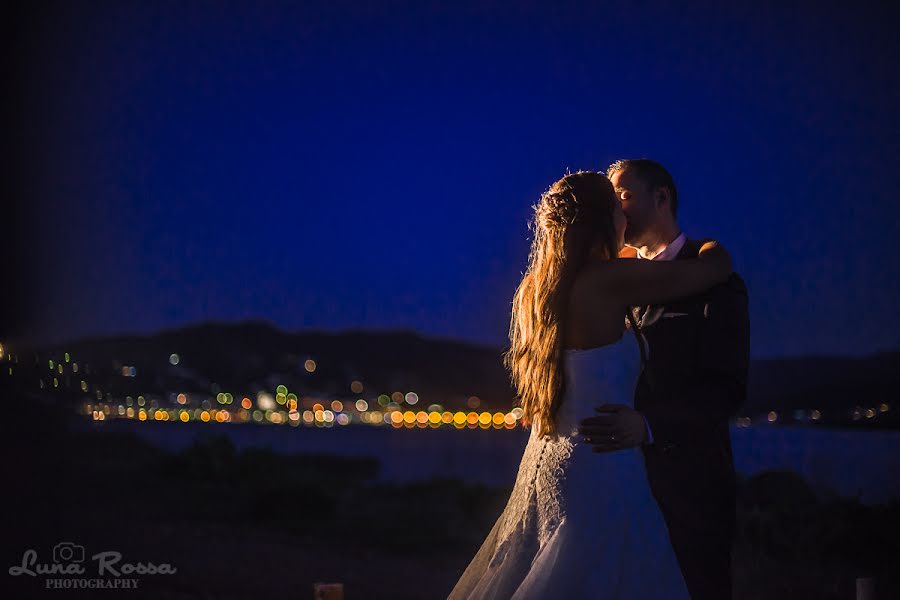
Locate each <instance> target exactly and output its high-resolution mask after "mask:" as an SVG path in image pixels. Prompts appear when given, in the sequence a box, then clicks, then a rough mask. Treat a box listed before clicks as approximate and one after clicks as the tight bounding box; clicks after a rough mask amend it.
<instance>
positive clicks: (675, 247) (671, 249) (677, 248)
mask: <svg viewBox="0 0 900 600" xmlns="http://www.w3.org/2000/svg"><path fill="white" fill-rule="evenodd" d="M686 241H687V236H686V235H685V234H684V232H682V233H680V234H679V235H678V237H677V238H675V239H674V240H672V243H670V244H668V245H666V246H664V247H663V249H662V250H660V251H658V252H657V253H656V254H654V255H653V256H646V255H644V254H643V252H642V251H641V250H638V252H637V257H638V258H642V259H645V260H672V259H674V258H675V257H676V256H678V253H679V252H681V248H682V247H683V246H684V243H685V242H686ZM641 337H643V335H642V336H641ZM642 342H644V345H646V342H645V341H644V340H642ZM644 423H645V424H646V425H647V443H648V444H652V443H653V432H652V431H650V423H647V419H646V418H645V419H644Z"/></svg>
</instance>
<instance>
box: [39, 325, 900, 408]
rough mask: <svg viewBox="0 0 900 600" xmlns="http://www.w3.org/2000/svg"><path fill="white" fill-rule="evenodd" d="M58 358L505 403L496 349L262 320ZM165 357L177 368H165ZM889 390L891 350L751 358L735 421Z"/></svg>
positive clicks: (218, 378)
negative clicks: (292, 327) (293, 327)
mask: <svg viewBox="0 0 900 600" xmlns="http://www.w3.org/2000/svg"><path fill="white" fill-rule="evenodd" d="M64 352H69V353H70V354H71V355H72V356H73V357H74V360H77V361H80V362H86V363H89V364H90V365H92V368H93V369H94V371H95V372H94V375H96V376H99V377H104V376H108V377H111V378H112V379H114V380H116V381H117V382H119V383H117V384H116V385H120V384H121V385H126V386H128V387H129V389H132V390H133V391H134V392H135V393H152V392H170V391H172V390H173V386H177V389H180V390H182V391H203V392H205V393H209V392H210V389H211V386H213V385H214V384H215V386H217V387H218V389H221V390H224V391H233V392H234V393H252V392H254V391H257V390H259V389H267V390H269V391H271V390H272V389H274V387H275V386H276V385H278V384H284V385H287V386H288V388H289V389H290V390H291V391H294V392H296V393H297V394H301V395H302V394H307V393H318V394H324V395H326V396H328V395H333V396H334V397H335V398H340V399H345V398H351V397H362V398H367V399H369V398H374V397H375V396H377V395H379V394H388V395H390V394H391V393H393V392H396V391H399V392H402V393H406V392H409V391H414V392H416V393H417V394H418V395H419V398H420V399H421V400H420V403H419V406H422V407H427V406H428V405H429V404H432V403H438V404H442V405H443V406H444V407H445V408H448V409H451V410H456V409H466V408H467V405H466V400H467V399H468V398H469V397H470V396H477V397H479V398H480V399H481V405H480V407H481V408H482V409H496V410H508V409H509V407H510V406H511V404H512V399H513V397H514V393H513V390H512V389H511V387H510V384H509V379H508V376H507V373H506V371H505V370H504V368H503V365H502V362H501V360H502V359H501V352H502V351H501V349H499V348H491V347H485V346H478V345H474V344H468V343H463V342H458V341H449V340H440V339H429V338H424V337H422V336H420V335H418V334H416V333H412V332H372V331H348V332H342V333H324V332H298V333H286V332H283V331H281V330H279V329H277V328H276V327H274V326H272V325H271V324H269V323H267V322H265V321H247V322H243V323H212V322H211V323H203V324H199V325H194V326H190V327H185V328H181V329H173V330H167V331H163V332H161V333H159V334H157V335H152V336H120V337H106V338H87V339H81V340H77V341H73V342H71V343H67V344H63V345H59V346H56V347H51V348H45V349H42V350H41V351H40V352H39V354H40V355H41V356H42V360H43V358H44V357H50V358H52V357H54V356H56V357H60V356H62V354H63V353H64ZM173 353H174V354H177V355H178V357H179V361H178V364H177V365H172V364H170V361H169V357H170V355H172V354H173ZM308 359H312V360H314V361H315V362H316V369H315V371H314V372H312V373H310V372H308V371H307V370H306V369H305V368H304V363H305V362H306V361H307V360H308ZM123 366H134V367H135V368H136V369H137V376H136V377H134V378H123V377H121V370H122V367H123ZM44 368H46V367H44ZM122 380H127V382H123V381H122ZM354 380H357V381H360V382H362V384H363V385H364V390H363V392H362V393H359V394H354V393H353V392H351V390H350V384H351V382H352V381H354ZM898 389H900V351H892V352H884V353H880V354H875V355H872V356H869V357H865V358H844V357H807V358H789V359H774V360H772V359H770V360H757V361H754V362H753V363H752V364H751V368H750V386H749V401H748V403H747V405H746V406H745V407H744V410H743V411H742V414H744V415H755V414H759V413H761V412H766V411H769V410H772V409H775V410H791V409H798V408H819V409H837V408H841V409H843V408H852V407H854V406H857V405H860V406H875V405H877V404H879V403H882V402H890V401H891V400H892V399H893V398H895V397H896V396H897V390H898ZM126 393H131V392H126ZM894 412H900V406H896V407H894Z"/></svg>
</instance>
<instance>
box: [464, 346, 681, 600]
mask: <svg viewBox="0 0 900 600" xmlns="http://www.w3.org/2000/svg"><path fill="white" fill-rule="evenodd" d="M565 360H566V371H567V373H566V386H567V389H566V394H565V396H564V398H563V402H562V403H561V405H560V407H559V411H558V413H557V416H556V419H557V424H558V429H557V434H556V435H555V436H552V439H546V438H545V439H543V440H541V439H538V437H537V435H536V429H535V428H534V427H532V429H531V437H530V438H529V440H528V444H527V445H526V447H525V451H524V454H523V456H522V462H521V463H520V465H519V471H518V474H517V475H516V481H515V484H514V485H513V490H512V494H511V495H510V498H509V502H508V503H507V505H506V508H505V509H504V510H503V513H502V514H501V515H500V517H499V518H498V519H497V522H496V523H495V524H494V526H493V528H492V529H491V531H490V533H488V536H487V539H485V541H484V542H483V543H482V545H481V548H480V549H479V550H478V552H477V553H476V554H475V557H474V558H473V559H472V561H471V562H470V563H469V566H468V567H467V568H466V570H465V572H464V573H463V574H462V576H461V577H460V579H459V581H457V583H456V586H455V587H454V588H453V591H451V592H450V596H449V599H448V600H462V599H468V600H474V599H487V598H490V599H508V598H511V599H513V600H526V599H542V600H543V599H547V600H549V599H556V598H566V599H573V600H574V599H589V598H602V599H610V600H613V599H615V600H654V599H663V598H665V599H667V600H689V596H688V592H687V588H686V587H685V583H684V580H683V578H682V575H681V570H680V569H679V566H678V561H677V559H676V557H675V554H674V551H673V550H672V546H671V544H670V542H669V533H668V530H667V528H666V523H665V521H664V520H663V516H662V513H661V512H660V511H659V507H658V506H657V504H656V501H655V500H654V498H653V495H652V493H651V491H650V486H649V484H648V483H647V475H646V471H645V468H644V458H643V455H642V454H641V450H640V448H629V449H625V450H618V451H615V452H604V453H597V452H593V451H592V447H591V445H590V444H587V443H585V442H584V441H583V440H582V438H581V436H579V435H578V433H577V428H578V424H579V421H580V420H581V419H583V418H585V417H590V416H594V415H595V414H597V413H596V411H595V410H594V407H595V406H599V405H601V404H605V403H616V404H625V405H628V406H632V405H633V398H634V388H635V385H636V383H637V377H638V374H639V371H640V355H639V350H638V347H637V340H636V339H635V338H634V337H633V336H631V335H629V334H628V332H626V333H625V335H623V336H622V339H620V340H619V341H618V342H615V343H612V344H609V345H607V346H601V347H598V348H591V349H588V350H567V351H566V352H565Z"/></svg>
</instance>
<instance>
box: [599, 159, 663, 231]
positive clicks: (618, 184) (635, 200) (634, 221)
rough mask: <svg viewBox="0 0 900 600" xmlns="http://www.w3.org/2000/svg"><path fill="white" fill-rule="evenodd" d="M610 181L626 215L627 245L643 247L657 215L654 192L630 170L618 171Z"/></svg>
mask: <svg viewBox="0 0 900 600" xmlns="http://www.w3.org/2000/svg"><path fill="white" fill-rule="evenodd" d="M609 180H610V182H611V183H612V184H613V188H615V190H616V196H617V197H618V198H619V201H620V202H621V203H622V211H623V212H624V213H625V219H626V223H627V225H626V227H625V243H626V244H628V245H629V246H635V247H639V246H642V245H643V243H644V242H645V241H646V240H644V238H645V237H646V235H647V232H648V231H649V230H650V228H651V226H652V225H653V222H654V220H655V219H656V215H657V210H656V201H655V199H654V196H653V192H652V191H651V190H650V189H649V187H648V186H647V184H646V183H644V182H643V181H641V180H640V179H638V178H637V177H636V176H635V175H634V173H632V172H629V170H628V169H625V170H623V171H616V172H615V173H613V174H612V177H610V178H609Z"/></svg>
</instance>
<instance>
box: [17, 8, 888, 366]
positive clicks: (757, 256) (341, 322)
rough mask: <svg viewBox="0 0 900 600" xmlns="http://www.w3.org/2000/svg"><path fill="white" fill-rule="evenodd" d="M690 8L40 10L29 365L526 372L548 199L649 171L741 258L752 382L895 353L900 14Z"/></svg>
mask: <svg viewBox="0 0 900 600" xmlns="http://www.w3.org/2000/svg"><path fill="white" fill-rule="evenodd" d="M678 4H679V3H658V4H657V3H654V2H649V3H648V2H635V3H631V2H628V3H622V2H618V3H595V4H594V5H588V4H584V5H578V4H569V3H562V2H553V3H548V4H546V5H539V4H535V3H530V2H526V3H521V2H520V3H510V4H509V5H507V6H503V5H501V4H499V3H492V2H491V3H485V2H478V3H473V4H465V3H460V2H425V3H408V4H407V3H387V2H385V3H381V2H375V3H365V4H363V3H359V4H357V3H343V2H322V3H315V4H314V3H287V2H250V1H249V0H248V1H246V2H144V3H137V2H113V1H110V2H102V3H101V2H95V3H75V2H73V3H68V2H60V3H54V4H45V5H43V8H39V9H37V8H31V9H29V10H30V11H31V12H29V13H28V14H27V15H25V14H22V15H20V16H19V18H20V19H21V21H18V22H17V23H16V29H17V31H18V35H19V37H18V40H17V42H16V44H15V47H14V49H13V52H14V55H13V56H14V57H15V60H16V63H17V65H18V77H17V85H16V87H15V89H14V94H15V97H16V98H17V99H18V102H19V107H20V108H19V109H18V112H17V114H16V120H17V122H18V125H19V127H20V128H21V132H23V137H24V138H25V141H24V142H23V143H22V146H21V149H20V153H19V154H18V156H19V160H20V161H21V163H22V165H23V167H22V168H21V169H20V170H19V172H18V173H16V174H15V177H18V180H17V181H18V182H19V184H20V189H21V192H20V194H19V196H20V198H19V199H18V200H19V201H21V202H23V204H24V205H26V206H27V207H28V211H29V212H28V214H27V219H26V220H25V222H24V224H23V227H24V230H23V231H24V232H25V233H23V234H22V236H23V240H26V241H27V245H28V246H29V248H30V250H27V249H26V250H24V251H26V252H28V253H29V254H30V256H31V260H32V264H31V266H30V270H31V276H32V279H33V283H34V285H35V286H36V287H34V288H33V293H34V306H36V307H37V308H36V309H35V311H36V312H35V317H34V319H35V323H34V327H33V328H32V329H33V331H32V332H31V333H30V335H31V337H32V338H33V339H34V340H36V341H42V342H46V341H62V340H66V339H69V338H72V337H76V336H81V335H94V334H111V333H124V332H141V333H151V332H154V331H156V330H158V329H161V328H168V327H174V326H179V325H184V324H188V323H193V322H197V321H205V320H242V319H249V318H263V319H269V320H271V321H272V322H274V323H275V324H277V325H279V326H281V327H283V328H285V329H287V330H296V329H305V328H315V329H329V330H342V329H346V328H373V329H386V328H404V329H415V330H417V331H420V332H421V333H423V334H426V335H434V336H441V337H452V338H459V339H464V340H471V341H475V342H481V343H488V344H493V345H496V346H501V345H503V344H504V343H505V342H506V332H507V326H508V315H509V306H510V300H511V298H512V294H513V292H514V290H515V286H516V284H517V283H518V280H519V278H520V275H521V272H522V271H523V269H524V267H525V263H526V258H527V252H528V246H529V240H530V238H529V232H528V229H527V221H528V218H529V216H530V214H531V206H532V204H534V203H535V202H536V201H537V200H538V198H539V196H540V194H541V192H542V191H543V190H544V189H546V187H547V186H548V185H549V184H550V183H552V182H553V181H554V180H555V179H557V178H559V177H560V176H561V175H562V174H563V173H564V172H565V171H566V169H567V168H571V169H572V170H576V169H605V167H606V166H607V165H608V164H609V163H610V162H612V161H613V160H615V159H616V158H622V157H631V158H634V157H640V156H646V157H650V158H654V159H656V160H659V161H661V162H662V163H663V164H665V165H666V166H667V167H668V168H669V169H670V171H672V173H673V174H674V176H675V180H676V182H677V184H678V186H679V199H680V209H679V217H680V222H681V226H682V228H683V229H684V230H685V231H686V232H687V233H688V235H690V236H693V237H704V236H711V237H716V238H717V239H719V240H720V241H722V242H723V243H724V244H725V245H726V246H727V247H728V248H729V249H730V250H731V251H732V254H733V256H734V259H735V265H736V267H737V269H738V270H739V271H740V272H741V273H742V275H743V276H744V278H745V280H746V281H747V284H748V287H749V289H750V301H751V325H752V330H753V335H752V338H753V339H752V348H753V354H754V356H755V357H774V356H785V355H800V354H824V353H828V354H855V355H859V354H866V353H870V352H874V351H877V350H884V349H889V348H897V347H900V325H898V324H897V318H896V315H895V312H896V304H897V300H898V298H900V293H898V292H900V259H898V241H897V240H898V237H900V227H898V221H900V219H898V216H900V210H898V200H897V194H898V189H900V169H898V157H900V119H898V114H897V106H900V83H898V78H897V61H898V58H900V47H898V46H900V44H898V41H897V40H898V38H897V36H896V35H895V24H896V22H897V19H896V16H897V15H896V14H895V13H889V12H888V10H889V9H887V8H885V6H886V5H887V3H871V4H870V3H866V2H863V3H860V4H856V5H854V6H853V7H851V6H850V5H849V4H846V3H843V4H840V5H837V4H835V5H831V6H829V5H827V4H824V3H813V2H810V3H808V4H796V3H792V2H762V3H760V2H753V3H746V4H745V8H735V7H732V6H718V3H709V5H707V6H705V7H704V8H702V9H699V8H698V9H687V8H684V6H683V5H682V6H677V5H678ZM723 4H727V3H723ZM698 6H699V5H698ZM36 247H39V249H40V250H39V251H38V252H37V253H36V254H35V248H36Z"/></svg>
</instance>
